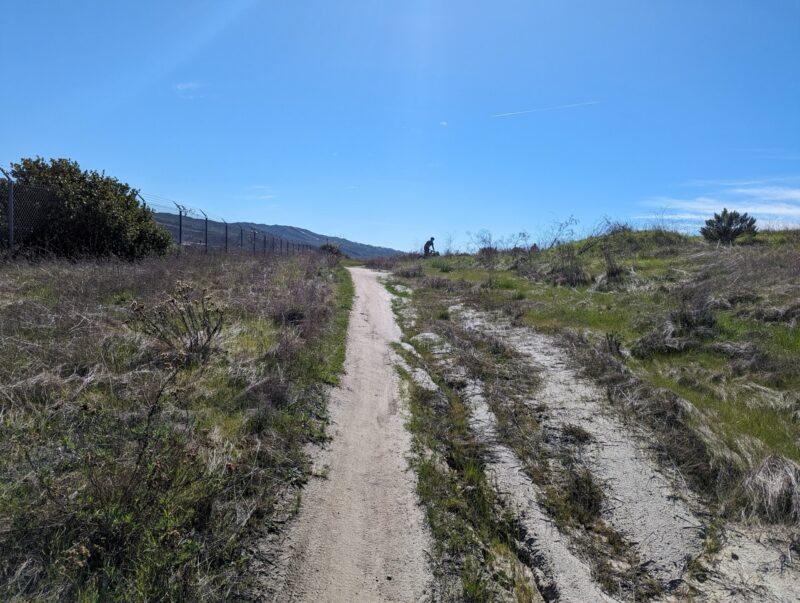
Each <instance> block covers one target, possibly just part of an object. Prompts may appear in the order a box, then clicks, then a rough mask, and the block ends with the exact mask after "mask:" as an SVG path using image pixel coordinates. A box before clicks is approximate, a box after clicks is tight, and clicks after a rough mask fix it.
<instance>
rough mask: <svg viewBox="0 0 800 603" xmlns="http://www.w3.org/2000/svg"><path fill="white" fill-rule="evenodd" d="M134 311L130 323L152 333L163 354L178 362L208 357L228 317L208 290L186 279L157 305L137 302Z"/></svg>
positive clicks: (132, 307) (142, 330) (202, 361)
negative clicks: (200, 289)
mask: <svg viewBox="0 0 800 603" xmlns="http://www.w3.org/2000/svg"><path fill="white" fill-rule="evenodd" d="M131 314H132V317H131V321H130V324H131V325H132V326H134V327H136V328H138V329H139V330H141V332H142V333H144V334H145V335H147V336H149V337H152V338H153V339H154V340H155V341H156V342H157V343H158V345H159V346H160V347H161V349H162V351H163V354H164V355H165V356H166V357H167V358H168V359H169V360H170V361H171V362H175V363H178V364H179V365H189V364H192V363H196V362H197V363H201V364H202V363H204V362H206V360H208V357H209V356H210V355H211V353H212V352H213V351H214V350H215V348H214V342H215V340H216V339H217V338H218V337H219V334H220V331H221V330H222V325H223V322H224V318H225V313H224V311H223V310H222V309H221V308H220V307H219V306H217V304H216V303H215V302H214V301H213V300H212V299H211V298H210V297H209V296H208V295H207V293H206V291H205V290H203V291H200V292H198V291H196V290H195V289H194V287H193V286H192V285H190V284H188V283H184V282H178V285H177V287H176V289H175V294H174V295H173V296H172V297H170V298H169V299H168V300H166V301H164V302H162V303H160V304H158V305H156V306H153V307H147V306H144V305H142V304H139V303H136V302H134V304H133V305H132V306H131Z"/></svg>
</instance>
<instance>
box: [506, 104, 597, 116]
mask: <svg viewBox="0 0 800 603" xmlns="http://www.w3.org/2000/svg"><path fill="white" fill-rule="evenodd" d="M599 104H600V101H588V102H585V103H572V104H570V105H556V106H555V107H542V108H541V109H528V110H526V111H512V112H511V113H496V114H495V115H492V117H514V116H515V115H525V114H526V113H539V112H540V111H556V110H558V109H571V108H572V107H586V106H588V105H599Z"/></svg>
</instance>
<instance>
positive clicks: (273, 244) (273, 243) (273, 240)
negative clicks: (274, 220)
mask: <svg viewBox="0 0 800 603" xmlns="http://www.w3.org/2000/svg"><path fill="white" fill-rule="evenodd" d="M272 255H275V237H274V236H273V237H272Z"/></svg>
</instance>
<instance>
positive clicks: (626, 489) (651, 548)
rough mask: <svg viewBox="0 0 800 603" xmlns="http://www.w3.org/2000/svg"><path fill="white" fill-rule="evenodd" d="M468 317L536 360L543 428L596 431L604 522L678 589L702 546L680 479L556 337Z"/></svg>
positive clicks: (594, 454)
mask: <svg viewBox="0 0 800 603" xmlns="http://www.w3.org/2000/svg"><path fill="white" fill-rule="evenodd" d="M462 316H463V318H464V319H465V322H466V323H467V325H468V326H470V327H472V328H476V329H478V330H482V331H484V332H489V333H492V334H494V335H496V336H498V337H501V338H502V340H503V341H504V342H505V343H506V344H508V345H510V346H511V347H513V348H515V349H516V350H517V351H518V352H520V353H522V354H523V355H524V356H526V357H527V358H529V359H530V360H532V361H533V362H532V368H533V369H534V370H536V371H537V372H538V374H540V375H541V378H542V387H541V390H540V391H538V392H537V393H536V395H535V396H534V398H533V399H532V402H533V403H539V402H541V403H543V404H544V405H545V406H546V407H547V416H546V417H545V418H544V419H543V421H544V422H543V427H544V429H546V430H550V431H551V432H553V434H554V437H557V435H556V434H558V433H560V432H561V430H562V429H563V428H564V427H565V426H566V425H569V424H573V425H579V426H581V427H582V428H584V429H585V430H586V431H587V432H588V433H589V434H591V436H592V442H591V443H590V444H588V445H587V446H586V451H585V453H584V459H583V460H584V462H586V464H587V465H588V467H589V469H590V470H591V471H592V473H593V474H594V475H595V476H596V477H598V478H600V479H601V480H602V481H603V483H604V484H605V489H606V496H607V499H608V501H609V502H610V503H611V504H607V505H606V508H605V509H604V513H603V514H604V516H605V519H606V520H607V521H608V522H609V523H610V524H611V525H612V526H613V527H614V528H615V529H616V530H618V531H619V532H620V533H622V534H623V535H625V536H626V537H627V538H628V539H629V540H630V541H631V542H632V543H633V545H634V547H635V548H636V550H637V551H638V552H639V555H640V557H641V559H642V561H643V562H644V563H645V567H646V569H647V570H648V571H649V572H650V573H651V574H652V575H653V576H655V577H656V578H657V579H658V580H659V581H660V582H661V584H662V585H663V586H665V587H667V588H673V587H675V586H677V585H678V584H679V583H680V581H681V578H682V577H683V574H684V572H685V570H686V558H687V556H689V557H692V558H693V557H696V556H697V555H699V554H700V552H701V551H702V548H703V543H702V538H701V535H700V531H701V529H702V524H701V522H700V520H699V519H698V518H696V517H695V516H694V514H693V512H692V510H691V509H690V507H689V506H688V505H687V504H686V503H685V502H684V500H683V498H682V497H687V496H689V493H688V492H686V491H681V492H677V491H676V487H677V484H676V483H674V482H672V481H671V480H669V479H668V478H667V477H666V476H665V475H664V474H663V473H662V472H661V471H660V470H659V467H658V465H657V462H656V461H655V460H654V459H653V458H652V453H651V452H650V451H649V450H648V449H647V448H646V445H645V443H643V442H640V441H638V439H637V438H635V437H633V434H632V433H631V431H630V429H628V428H627V427H626V426H624V425H622V424H621V423H620V422H619V421H618V420H616V419H615V418H614V417H612V416H610V415H609V414H608V413H607V412H605V410H604V408H603V405H602V400H603V398H604V392H603V391H602V390H601V389H600V388H599V387H597V386H596V385H594V384H593V383H591V382H590V381H588V380H587V379H584V378H582V377H581V376H580V375H579V374H578V371H577V369H575V368H573V367H572V366H571V364H570V363H569V362H568V361H567V359H566V357H565V354H564V352H562V351H561V350H560V349H559V347H558V345H557V343H556V342H555V340H554V339H553V338H552V337H550V336H547V335H544V334H541V333H537V332H535V331H532V330H529V329H523V328H514V327H511V326H510V325H508V324H503V323H502V321H499V322H498V321H491V320H490V319H489V318H488V317H487V316H486V315H483V314H481V313H479V312H474V311H470V310H463V311H462ZM677 494H680V495H681V496H678V495H677Z"/></svg>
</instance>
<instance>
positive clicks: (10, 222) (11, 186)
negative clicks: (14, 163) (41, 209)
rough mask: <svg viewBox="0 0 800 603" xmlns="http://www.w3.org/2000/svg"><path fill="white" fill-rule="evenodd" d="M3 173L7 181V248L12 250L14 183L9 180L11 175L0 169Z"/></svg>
mask: <svg viewBox="0 0 800 603" xmlns="http://www.w3.org/2000/svg"><path fill="white" fill-rule="evenodd" d="M0 170H2V171H3V175H4V176H5V177H6V180H8V248H9V249H11V250H13V249H14V181H13V180H12V179H11V175H10V174H9V173H8V172H7V171H5V170H4V169H3V168H0Z"/></svg>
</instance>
